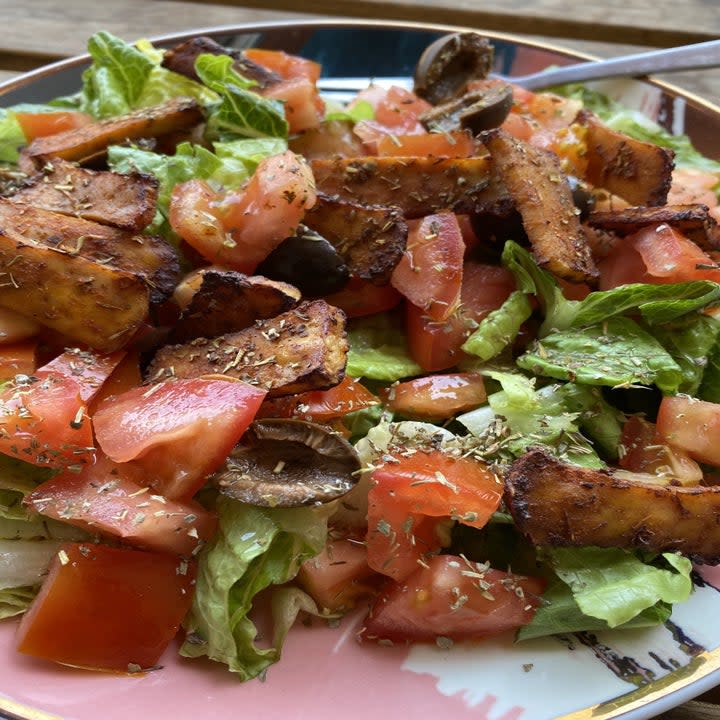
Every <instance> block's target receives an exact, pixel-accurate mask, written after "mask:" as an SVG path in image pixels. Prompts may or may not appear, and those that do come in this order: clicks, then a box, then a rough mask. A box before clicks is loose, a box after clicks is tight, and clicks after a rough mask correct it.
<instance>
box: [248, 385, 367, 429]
mask: <svg viewBox="0 0 720 720" xmlns="http://www.w3.org/2000/svg"><path fill="white" fill-rule="evenodd" d="M379 404H380V398H379V397H377V396H376V395H373V394H372V393H371V392H370V391H369V390H368V389H367V388H365V387H364V386H363V385H362V384H361V383H360V382H359V381H358V380H353V378H351V377H349V376H345V378H344V379H343V381H342V382H341V383H340V384H339V385H336V386H335V387H332V388H330V389H329V390H310V391H308V392H304V393H300V394H298V395H288V396H286V397H280V398H270V399H268V400H265V402H263V404H262V405H261V406H260V410H259V411H258V417H301V418H304V419H308V420H313V421H315V422H326V421H328V420H334V419H335V418H339V417H342V416H343V415H347V414H348V413H350V412H355V411H356V410H364V409H365V408H368V407H372V406H373V405H379Z"/></svg>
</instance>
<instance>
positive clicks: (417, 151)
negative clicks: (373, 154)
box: [377, 132, 478, 158]
mask: <svg viewBox="0 0 720 720" xmlns="http://www.w3.org/2000/svg"><path fill="white" fill-rule="evenodd" d="M477 150H478V146H477V142H476V141H475V139H474V138H473V137H472V135H470V134H469V133H465V132H454V133H427V134H424V135H385V136H383V137H381V138H380V139H379V140H378V143H377V154H378V155H384V156H396V157H449V158H464V157H471V156H473V155H475V154H476V153H477Z"/></svg>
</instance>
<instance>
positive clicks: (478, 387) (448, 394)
mask: <svg viewBox="0 0 720 720" xmlns="http://www.w3.org/2000/svg"><path fill="white" fill-rule="evenodd" d="M387 397H388V401H387V406H388V408H389V409H390V410H392V411H393V412H395V413H399V414H400V415H402V416H403V417H410V418H417V419H421V420H443V419H446V418H451V417H453V416H454V415H457V414H458V413H460V412H464V411H465V410H472V409H473V408H476V407H478V405H482V404H483V403H484V402H485V400H486V399H487V393H486V392H485V384H484V382H483V378H482V375H480V374H478V373H449V374H445V375H428V376H426V377H421V378H416V379H414V380H407V381H405V382H401V383H398V384H397V385H393V386H392V387H391V388H390V389H389V391H388V393H387Z"/></svg>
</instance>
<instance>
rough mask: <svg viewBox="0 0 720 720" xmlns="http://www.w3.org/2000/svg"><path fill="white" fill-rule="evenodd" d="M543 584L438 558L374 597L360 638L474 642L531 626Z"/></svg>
mask: <svg viewBox="0 0 720 720" xmlns="http://www.w3.org/2000/svg"><path fill="white" fill-rule="evenodd" d="M543 589H544V583H543V582H542V580H539V579H537V578H529V577H523V576H520V575H512V574H509V573H504V572H502V571H500V570H494V569H492V568H489V567H488V566H487V565H483V564H481V563H475V562H471V561H469V560H466V559H465V558H461V557H455V556H453V555H437V556H435V557H432V558H430V559H429V560H428V561H427V564H426V567H419V568H418V569H417V570H416V571H415V572H414V573H413V574H412V575H410V577H408V578H407V579H406V580H405V581H404V582H402V583H389V584H388V585H387V586H386V588H385V590H384V591H383V592H382V593H381V594H380V595H379V596H378V598H377V599H376V601H375V603H374V604H373V607H372V610H371V611H370V615H369V616H368V618H367V620H366V623H365V628H364V630H363V633H362V636H363V638H364V639H367V640H385V641H388V640H389V641H391V642H410V641H421V642H422V641H425V642H436V641H437V640H438V639H439V638H447V639H450V640H477V639H480V638H484V637H489V636H492V635H498V634H500V633H504V632H507V631H510V630H517V629H518V628H520V627H521V626H523V625H526V624H527V623H529V622H530V621H531V620H532V618H533V615H534V613H535V608H537V606H538V604H539V597H540V595H541V594H542V592H543Z"/></svg>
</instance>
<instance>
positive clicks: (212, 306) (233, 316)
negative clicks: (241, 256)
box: [170, 269, 300, 343]
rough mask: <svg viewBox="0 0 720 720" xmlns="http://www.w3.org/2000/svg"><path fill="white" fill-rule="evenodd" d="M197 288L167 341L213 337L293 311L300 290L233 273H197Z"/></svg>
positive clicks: (231, 271)
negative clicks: (199, 277)
mask: <svg viewBox="0 0 720 720" xmlns="http://www.w3.org/2000/svg"><path fill="white" fill-rule="evenodd" d="M200 276H201V280H200V286H199V287H198V289H197V290H196V291H195V293H194V294H193V295H192V298H191V299H190V302H189V304H188V305H187V307H185V308H184V309H183V311H182V313H181V314H180V318H179V319H178V321H177V322H176V323H175V325H174V326H173V329H172V332H171V334H170V342H173V343H185V342H189V341H190V340H194V339H195V338H200V337H204V338H214V337H217V336H218V335H226V334H228V333H233V332H237V331H238V330H243V329H244V328H246V327H249V326H250V325H252V324H253V323H254V322H255V321H256V320H265V319H267V318H271V317H275V316H276V315H280V314H281V313H284V312H287V311H288V310H291V309H292V308H294V307H295V306H296V305H297V304H298V303H299V302H300V291H299V290H298V289H297V288H296V287H293V286H292V285H288V284H287V283H284V282H278V281H276V280H269V279H268V278H265V277H262V276H261V275H245V274H243V273H241V272H237V271H236V270H220V269H208V270H201V271H200Z"/></svg>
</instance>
